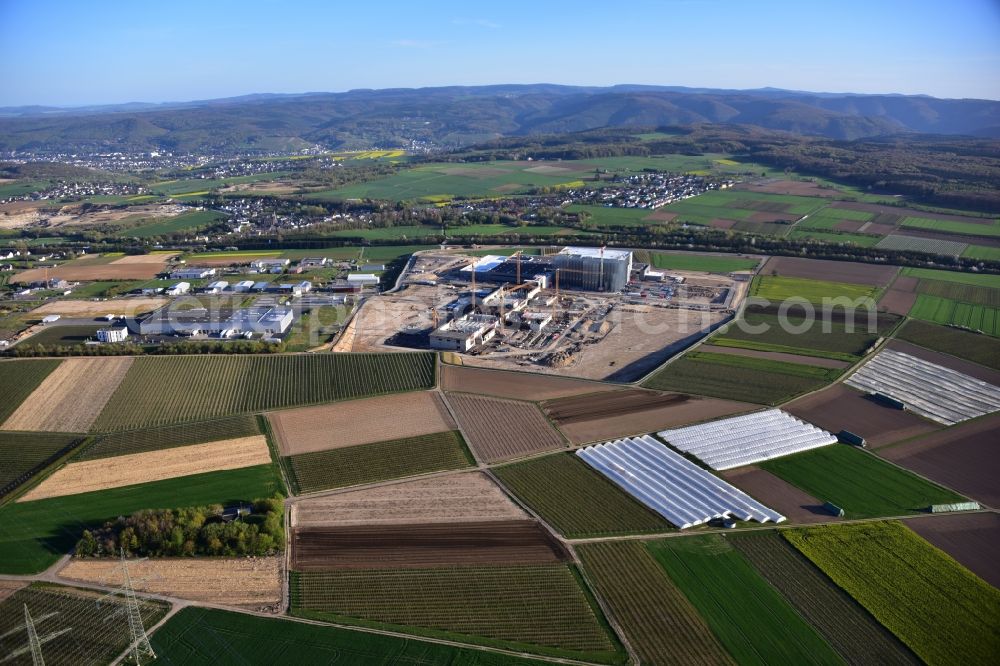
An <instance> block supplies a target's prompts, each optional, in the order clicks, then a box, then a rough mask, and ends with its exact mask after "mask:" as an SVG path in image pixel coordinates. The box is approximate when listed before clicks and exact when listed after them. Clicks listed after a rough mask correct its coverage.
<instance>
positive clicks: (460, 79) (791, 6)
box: [0, 0, 1000, 106]
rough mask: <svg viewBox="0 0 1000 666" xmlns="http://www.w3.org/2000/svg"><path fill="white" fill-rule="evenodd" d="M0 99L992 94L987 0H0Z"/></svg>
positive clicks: (993, 58)
mask: <svg viewBox="0 0 1000 666" xmlns="http://www.w3.org/2000/svg"><path fill="white" fill-rule="evenodd" d="M0 63H3V64H2V65H0V84H2V85H0V106H12V105H23V104H47V105H77V104H95V103H119V102H127V101H150V102H160V101H172V100H191V99H207V98H214V97H228V96H233V95H242V94H248V93H257V92H278V93H291V92H306V91H340V90H349V89H351V88H386V87H420V86H438V85H457V84H461V85H478V84H490V83H539V82H546V83H564V84H579V85H611V84H615V83H647V84H661V85H686V86H695V87H702V86H704V87H718V88H757V87H763V86H774V87H780V88H790V89H797V90H812V91H829V92H868V93H871V92H883V93H888V92H899V93H922V94H929V95H934V96H938V97H980V98H987V99H1000V0H949V1H947V2H944V1H942V0H910V1H905V0H865V1H855V0H825V1H822V2H821V1H820V0H816V1H811V0H795V1H790V2H786V1H784V0H755V1H750V0H746V1H742V0H741V1H735V0H734V1H722V0H715V1H713V0H704V1H701V0H675V1H672V2H670V1H666V0H663V1H661V2H649V1H645V0H629V1H628V2H622V1H618V2H601V3H598V2H592V1H590V0H582V1H581V0H576V1H574V2H564V1H562V0H558V1H555V0H551V1H549V0H533V1H532V2H522V1H520V0H507V1H505V2H502V3H501V2H491V3H482V2H469V1H466V2H433V0H425V1H414V0H410V1H407V2H380V1H378V0H366V1H363V2H359V1H357V0H354V1H351V2H342V1H338V0H329V1H328V2H320V1H317V2H296V1H294V0H286V1H284V2H283V1H280V0H201V1H200V2H189V1H188V0H170V1H169V2H167V1H162V0H134V1H126V0H121V1H119V2H105V1H102V0H74V1H72V2H69V1H53V0H0Z"/></svg>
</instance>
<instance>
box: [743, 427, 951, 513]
mask: <svg viewBox="0 0 1000 666" xmlns="http://www.w3.org/2000/svg"><path fill="white" fill-rule="evenodd" d="M760 466H761V467H762V468H763V469H765V470H767V471H769V472H771V473H772V474H774V475H776V476H778V477H780V478H782V479H784V480H785V481H787V482H788V483H790V484H792V485H793V486H796V487H797V488H800V489H801V490H803V491H804V492H806V493H809V494H810V495H812V496H813V497H815V498H817V499H818V500H820V501H821V502H832V503H833V504H835V505H837V506H839V507H840V508H842V509H843V510H844V514H845V517H846V518H877V517H880V516H900V515H905V514H911V513H923V512H925V511H926V510H927V509H928V508H929V507H930V505H932V504H947V503H950V502H961V501H964V499H965V498H963V497H962V496H961V495H958V494H956V493H954V492H952V491H950V490H946V489H944V488H941V487H940V486H937V485H934V484H933V483H931V482H929V481H925V480H924V479H921V478H920V477H917V476H915V475H913V474H910V473H908V472H906V471H904V470H901V469H899V468H898V467H895V466H893V465H890V464H888V463H886V462H885V461H883V460H880V459H879V458H877V457H876V456H874V455H872V454H869V453H866V452H864V451H860V450H858V449H856V448H854V447H852V446H849V445H847V444H833V445H830V446H824V447H821V448H818V449H812V450H811V451H803V452H802V453H796V454H794V455H790V456H785V457H784V458H777V459H775V460H769V461H767V462H764V463H761V465H760Z"/></svg>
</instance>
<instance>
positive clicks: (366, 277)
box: [347, 273, 378, 282]
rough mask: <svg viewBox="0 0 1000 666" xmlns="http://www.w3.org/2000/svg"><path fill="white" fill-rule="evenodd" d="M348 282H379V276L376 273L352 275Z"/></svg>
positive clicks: (348, 277) (349, 276)
mask: <svg viewBox="0 0 1000 666" xmlns="http://www.w3.org/2000/svg"><path fill="white" fill-rule="evenodd" d="M347 281H348V282H365V281H369V282H378V276H377V275H375V274H374V273H351V274H350V275H348V276H347Z"/></svg>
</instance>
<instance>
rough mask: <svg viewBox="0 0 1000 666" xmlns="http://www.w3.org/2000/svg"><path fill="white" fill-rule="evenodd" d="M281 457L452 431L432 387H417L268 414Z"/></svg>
mask: <svg viewBox="0 0 1000 666" xmlns="http://www.w3.org/2000/svg"><path fill="white" fill-rule="evenodd" d="M268 420H269V421H270V423H271V429H272V432H273V433H274V436H275V439H276V441H277V443H278V448H279V449H280V450H281V454H282V455H284V456H291V455H300V454H303V453H313V452H316V451H325V450H329V449H340V448H346V447H350V446H355V445H358V444H370V443H372V442H383V441H387V440H393V439H403V438H406V437H420V436H422V435H431V434H434V433H439V432H443V431H448V430H454V429H455V422H454V421H453V420H452V418H451V416H450V415H449V414H448V410H447V408H446V407H445V406H444V403H443V402H442V401H441V396H440V394H438V393H436V392H434V391H416V392H412V393H398V394H395V395H385V396H379V397H377V398H365V399H363V400H351V401H349V402H344V403H337V404H332V405H317V406H315V407H303V408H301V409H289V410H284V411H280V412H271V413H270V414H268Z"/></svg>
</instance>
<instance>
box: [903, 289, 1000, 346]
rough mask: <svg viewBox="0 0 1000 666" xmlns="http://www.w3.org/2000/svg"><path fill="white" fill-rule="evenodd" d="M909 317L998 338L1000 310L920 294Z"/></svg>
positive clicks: (999, 332)
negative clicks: (967, 329)
mask: <svg viewBox="0 0 1000 666" xmlns="http://www.w3.org/2000/svg"><path fill="white" fill-rule="evenodd" d="M910 316H911V317H914V318H916V319H923V320H925V321H932V322H934V323H936V324H951V325H954V326H962V327H964V328H969V329H972V330H973V331H982V332H983V333H985V334H986V335H992V336H998V337H1000V308H991V307H988V306H985V305H976V304H974V303H962V302H959V301H955V300H952V299H950V298H940V297H938V296H930V295H928V294H920V295H919V296H917V301H916V302H915V303H914V304H913V307H912V308H910Z"/></svg>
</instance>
